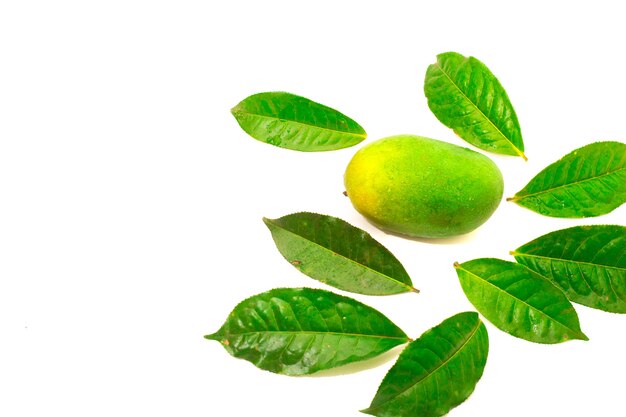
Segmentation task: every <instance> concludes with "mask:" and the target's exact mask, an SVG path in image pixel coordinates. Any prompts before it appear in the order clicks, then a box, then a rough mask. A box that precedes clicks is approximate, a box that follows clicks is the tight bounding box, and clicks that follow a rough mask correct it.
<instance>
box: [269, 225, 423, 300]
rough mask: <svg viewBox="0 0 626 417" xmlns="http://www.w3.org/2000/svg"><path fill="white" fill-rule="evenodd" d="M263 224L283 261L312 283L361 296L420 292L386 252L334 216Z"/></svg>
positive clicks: (370, 238)
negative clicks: (323, 284)
mask: <svg viewBox="0 0 626 417" xmlns="http://www.w3.org/2000/svg"><path fill="white" fill-rule="evenodd" d="M263 221H264V222H265V224H266V225H267V227H268V228H269V229H270V231H271V233H272V237H273V238H274V242H275V243H276V247H277V248H278V250H279V252H280V253H281V254H282V255H283V257H284V258H285V259H286V260H287V261H289V263H291V265H293V266H294V267H296V268H297V269H298V270H300V271H301V272H302V273H304V274H306V275H308V276H309V277H311V278H313V279H316V280H318V281H321V282H323V283H325V284H328V285H331V286H333V287H335V288H339V289H340V290H344V291H350V292H354V293H357V294H365V295H391V294H398V293H403V292H408V291H414V292H418V291H417V290H416V289H415V288H414V287H413V284H412V282H411V278H410V277H409V275H408V274H407V272H406V270H405V269H404V267H403V266H402V264H401V263H400V261H398V259H397V258H396V257H395V256H394V255H393V254H392V253H391V252H389V250H387V249H386V248H385V247H384V246H383V245H381V244H380V243H379V242H377V241H376V240H375V239H374V238H372V237H371V236H370V235H369V234H368V233H367V232H365V231H363V230H361V229H359V228H357V227H354V226H352V225H351V224H349V223H347V222H345V221H343V220H341V219H338V218H337V217H332V216H327V215H323V214H316V213H294V214H289V215H287V216H284V217H281V218H279V219H274V220H272V219H266V218H264V219H263Z"/></svg>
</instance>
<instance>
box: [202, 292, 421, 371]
mask: <svg viewBox="0 0 626 417" xmlns="http://www.w3.org/2000/svg"><path fill="white" fill-rule="evenodd" d="M205 338H207V339H209V340H217V341H219V342H220V343H221V344H222V346H224V348H225V349H226V351H228V353H230V354H231V355H232V356H234V357H236V358H241V359H245V360H247V361H249V362H251V363H253V364H254V365H255V366H257V367H259V368H261V369H265V370H268V371H271V372H275V373H279V374H285V375H305V374H311V373H314V372H317V371H321V370H324V369H330V368H334V367H337V366H341V365H346V364H349V363H352V362H357V361H362V360H365V359H369V358H373V357H375V356H377V355H380V354H381V353H383V352H386V351H388V350H389V349H391V348H393V347H395V346H398V345H401V344H403V343H406V342H408V341H409V338H408V337H407V336H406V334H405V333H404V332H403V331H402V330H401V329H400V328H398V326H396V325H395V324H393V323H392V322H391V321H390V320H389V319H388V318H387V317H385V316H384V315H383V314H382V313H380V312H378V311H377V310H375V309H373V308H372V307H369V306H367V305H365V304H362V303H360V302H358V301H356V300H354V299H352V298H348V297H344V296H341V295H338V294H334V293H332V292H329V291H324V290H317V289H310V288H277V289H273V290H270V291H268V292H265V293H262V294H257V295H255V296H252V297H250V298H248V299H246V300H244V301H242V302H241V303H239V304H238V305H237V306H236V307H235V309H234V310H233V311H232V312H231V313H230V314H229V315H228V318H227V319H226V322H225V323H224V325H223V326H222V327H221V328H220V329H219V330H218V331H217V332H216V333H213V334H211V335H207V336H205Z"/></svg>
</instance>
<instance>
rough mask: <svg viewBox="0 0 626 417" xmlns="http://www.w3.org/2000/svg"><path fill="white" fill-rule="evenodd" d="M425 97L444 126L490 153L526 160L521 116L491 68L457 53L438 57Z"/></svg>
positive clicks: (430, 71) (429, 74)
mask: <svg viewBox="0 0 626 417" xmlns="http://www.w3.org/2000/svg"><path fill="white" fill-rule="evenodd" d="M424 94H425V95H426V98H427V99H428V107H430V110H431V111H432V112H433V113H434V115H435V116H436V117H437V119H439V121H440V122H441V123H443V124H444V125H446V126H447V127H449V128H451V129H452V130H454V132H455V133H456V134H457V135H459V136H460V137H461V138H462V139H464V140H466V141H467V142H469V143H471V144H472V145H474V146H476V147H478V148H480V149H484V150H486V151H490V152H495V153H499V154H504V155H516V156H521V157H522V158H524V159H526V156H525V155H524V141H523V140H522V131H521V129H520V125H519V122H518V121H517V115H516V114H515V110H514V109H513V106H512V105H511V101H510V100H509V97H508V95H507V94H506V91H504V88H503V87H502V85H501V84H500V82H499V81H498V79H497V78H496V77H495V76H494V75H493V74H492V73H491V71H490V70H489V68H487V67H486V66H485V64H483V63H482V62H480V61H479V60H478V59H476V58H474V57H471V56H470V57H465V56H463V55H461V54H458V53H456V52H446V53H443V54H439V55H437V62H436V63H434V64H432V65H430V66H429V67H428V69H427V70H426V79H425V80H424Z"/></svg>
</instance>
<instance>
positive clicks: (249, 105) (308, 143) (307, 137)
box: [231, 92, 367, 152]
mask: <svg viewBox="0 0 626 417" xmlns="http://www.w3.org/2000/svg"><path fill="white" fill-rule="evenodd" d="M231 113H232V114H233V116H235V119H237V122H238V123H239V126H241V128H242V129H243V130H244V131H245V132H246V133H248V134H249V135H250V136H252V137H253V138H255V139H258V140H260V141H261V142H266V143H269V144H271V145H275V146H279V147H281V148H287V149H292V150H296V151H305V152H315V151H332V150H336V149H342V148H347V147H350V146H353V145H356V144H357V143H359V142H361V141H362V140H364V139H365V137H366V136H367V135H366V133H365V131H364V130H363V128H362V127H361V126H359V125H358V123H356V122H355V121H354V120H352V119H351V118H349V117H348V116H346V115H344V114H342V113H340V112H338V111H337V110H334V109H331V108H330V107H326V106H324V105H322V104H319V103H316V102H314V101H311V100H309V99H308V98H304V97H300V96H296V95H294V94H290V93H283V92H270V93H259V94H254V95H252V96H250V97H247V98H246V99H244V100H243V101H241V102H240V103H239V104H237V105H236V106H235V107H234V108H233V109H232V110H231Z"/></svg>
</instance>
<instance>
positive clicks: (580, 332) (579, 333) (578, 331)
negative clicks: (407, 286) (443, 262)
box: [458, 265, 586, 338]
mask: <svg viewBox="0 0 626 417" xmlns="http://www.w3.org/2000/svg"><path fill="white" fill-rule="evenodd" d="M458 268H459V269H460V270H461V271H465V272H467V273H468V274H469V275H471V276H473V277H476V278H478V279H479V280H480V281H482V282H485V283H486V284H488V285H491V286H492V287H494V288H496V289H497V290H498V291H500V292H502V293H504V294H506V295H508V296H509V297H511V298H513V299H515V300H517V301H519V302H520V303H522V304H524V305H526V306H528V307H529V308H531V309H533V310H535V311H537V312H538V313H540V314H541V315H542V316H545V317H547V318H548V319H550V320H552V321H554V322H555V323H557V324H559V325H560V326H561V327H564V328H565V329H567V330H568V331H569V332H571V333H570V334H575V335H577V336H585V335H584V333H583V332H582V331H581V330H575V329H571V328H569V327H568V326H567V325H566V324H563V323H561V322H560V321H559V320H557V319H555V318H554V317H551V316H549V315H548V314H546V313H544V312H543V311H541V310H539V309H538V308H537V307H534V306H532V305H530V304H528V303H527V302H526V301H524V300H522V299H520V298H517V297H516V296H514V295H513V294H511V293H509V292H507V291H505V290H503V289H502V288H500V287H498V286H497V285H495V284H492V283H491V282H489V281H487V280H486V279H484V278H482V277H480V276H479V275H476V274H474V273H472V272H470V271H468V270H467V269H464V268H463V267H462V266H460V265H459V266H458ZM541 279H545V278H543V277H542V278H541ZM551 285H553V284H551ZM585 338H586V336H585Z"/></svg>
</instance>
